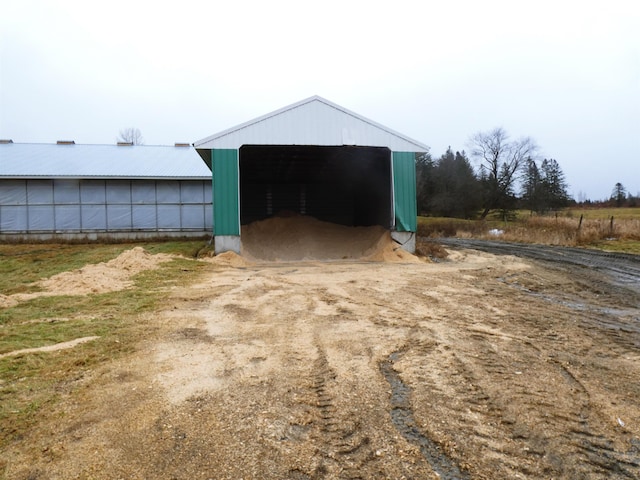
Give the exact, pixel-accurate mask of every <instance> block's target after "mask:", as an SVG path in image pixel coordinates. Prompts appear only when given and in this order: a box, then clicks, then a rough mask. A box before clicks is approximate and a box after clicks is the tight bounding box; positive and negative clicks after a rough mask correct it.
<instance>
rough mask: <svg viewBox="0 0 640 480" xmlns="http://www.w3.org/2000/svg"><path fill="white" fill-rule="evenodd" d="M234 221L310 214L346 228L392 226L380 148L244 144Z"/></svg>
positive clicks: (387, 155) (384, 152)
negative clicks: (237, 204)
mask: <svg viewBox="0 0 640 480" xmlns="http://www.w3.org/2000/svg"><path fill="white" fill-rule="evenodd" d="M239 163H240V222H241V224H242V225H246V224H249V223H251V222H254V221H256V220H263V219H266V218H269V217H272V216H276V215H286V214H292V213H296V214H301V215H310V216H313V217H315V218H317V219H319V220H322V221H326V222H332V223H337V224H341V225H347V226H371V225H381V226H383V227H385V228H389V227H391V226H392V224H393V212H392V205H393V201H392V197H391V192H392V177H391V152H390V150H389V149H388V148H386V147H352V146H335V147H334V146H308V145H307V146H305V145H244V146H242V147H241V148H240V155H239Z"/></svg>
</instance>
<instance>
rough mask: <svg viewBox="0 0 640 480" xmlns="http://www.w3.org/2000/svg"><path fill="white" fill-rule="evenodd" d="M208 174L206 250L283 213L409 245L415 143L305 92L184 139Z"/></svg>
mask: <svg viewBox="0 0 640 480" xmlns="http://www.w3.org/2000/svg"><path fill="white" fill-rule="evenodd" d="M194 146H195V147H196V149H197V151H198V153H199V154H200V155H201V156H202V158H203V159H204V160H205V162H206V163H207V164H208V165H209V166H211V169H212V172H213V211H214V222H213V223H214V234H215V247H216V252H222V251H225V250H232V251H235V252H238V253H239V252H240V251H241V226H243V225H247V224H249V223H251V222H254V221H256V220H262V219H265V218H269V217H271V216H273V215H277V214H278V213H279V212H283V211H286V212H293V213H295V214H301V215H309V216H312V217H315V218H317V219H320V220H323V221H327V222H333V223H337V224H341V225H347V226H371V225H380V226H382V227H385V228H387V229H389V230H391V231H392V235H393V236H394V238H396V239H397V240H398V242H399V243H401V244H402V245H403V246H404V247H405V248H406V249H407V250H409V251H413V250H414V248H415V231H416V221H417V212H416V180H415V155H416V153H419V152H425V151H427V149H428V147H427V146H426V145H424V144H422V143H419V142H417V141H415V140H412V139H410V138H408V137H406V136H404V135H401V134H399V133H397V132H395V131H393V130H391V129H389V128H387V127H384V126H382V125H380V124H378V123H376V122H373V121H371V120H368V119H366V118H364V117H362V116H360V115H358V114H356V113H353V112H351V111H349V110H347V109H345V108H343V107H340V106H339V105H336V104H334V103H331V102H329V101H328V100H325V99H323V98H321V97H318V96H315V97H311V98H308V99H306V100H302V101H300V102H298V103H295V104H293V105H289V106H287V107H284V108H282V109H280V110H277V111H275V112H272V113H269V114H267V115H264V116H262V117H259V118H256V119H254V120H251V121H249V122H246V123H244V124H242V125H238V126H236V127H233V128H230V129H228V130H225V131H223V132H220V133H218V134H215V135H212V136H210V137H207V138H205V139H202V140H200V141H197V142H195V143H194Z"/></svg>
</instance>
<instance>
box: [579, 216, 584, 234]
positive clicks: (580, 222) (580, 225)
mask: <svg viewBox="0 0 640 480" xmlns="http://www.w3.org/2000/svg"><path fill="white" fill-rule="evenodd" d="M583 218H584V214H582V213H581V214H580V221H579V222H578V231H580V228H581V227H582V219H583Z"/></svg>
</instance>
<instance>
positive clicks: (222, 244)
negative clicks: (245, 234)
mask: <svg viewBox="0 0 640 480" xmlns="http://www.w3.org/2000/svg"><path fill="white" fill-rule="evenodd" d="M241 245H242V244H241V242H240V235H216V237H215V252H216V255H218V254H219V253H223V252H235V253H237V254H238V255H239V254H240V247H241Z"/></svg>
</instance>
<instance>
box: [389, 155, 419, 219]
mask: <svg viewBox="0 0 640 480" xmlns="http://www.w3.org/2000/svg"><path fill="white" fill-rule="evenodd" d="M415 158H416V155H415V153H413V152H393V201H394V207H395V208H394V211H395V222H396V230H397V231H398V232H415V231H416V230H417V228H418V207H417V202H416V162H415Z"/></svg>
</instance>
